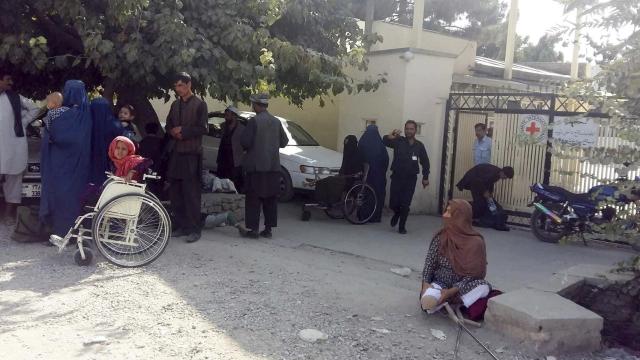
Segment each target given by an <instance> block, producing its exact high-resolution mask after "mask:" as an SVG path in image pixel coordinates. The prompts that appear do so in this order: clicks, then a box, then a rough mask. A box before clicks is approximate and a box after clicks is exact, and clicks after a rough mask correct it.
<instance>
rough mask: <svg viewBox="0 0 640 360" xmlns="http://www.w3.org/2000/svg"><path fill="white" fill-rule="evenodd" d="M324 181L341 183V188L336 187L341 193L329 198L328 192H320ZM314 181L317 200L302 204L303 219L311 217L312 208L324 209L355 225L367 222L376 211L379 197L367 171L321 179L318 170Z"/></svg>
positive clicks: (332, 217) (327, 212) (330, 215)
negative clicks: (371, 184) (369, 182)
mask: <svg viewBox="0 0 640 360" xmlns="http://www.w3.org/2000/svg"><path fill="white" fill-rule="evenodd" d="M322 182H335V183H336V184H337V185H340V186H341V188H339V189H334V191H336V192H338V193H339V194H338V195H337V196H335V195H334V196H332V197H333V198H334V199H327V196H326V194H320V193H319V190H318V188H319V187H321V185H323V184H322ZM313 183H314V185H315V186H316V190H315V193H314V196H315V199H316V202H314V203H307V204H304V205H303V206H302V221H309V220H310V219H311V211H310V209H312V208H316V209H320V210H323V211H324V212H325V214H326V215H327V216H328V217H329V218H331V219H346V220H347V221H349V222H350V223H352V224H354V225H362V224H366V223H367V222H368V221H369V220H370V219H371V217H373V214H374V213H375V212H376V207H377V206H378V198H377V196H376V192H375V191H374V190H373V188H372V187H371V186H369V185H368V184H367V174H366V173H364V174H363V173H358V174H355V175H337V176H331V177H328V178H324V179H321V178H320V174H319V173H318V172H317V171H316V173H315V179H314V182H313ZM329 197H331V196H329Z"/></svg>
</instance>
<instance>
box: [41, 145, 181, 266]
mask: <svg viewBox="0 0 640 360" xmlns="http://www.w3.org/2000/svg"><path fill="white" fill-rule="evenodd" d="M108 155H109V158H110V159H111V162H112V164H111V170H112V175H110V176H109V177H108V179H107V181H106V182H105V183H104V184H100V185H94V184H90V186H89V187H88V188H87V191H85V194H84V196H83V205H84V208H85V213H84V214H83V215H81V216H80V217H78V219H77V220H76V222H75V224H74V226H73V227H72V228H71V229H70V230H69V232H68V233H67V235H66V236H65V237H64V238H63V237H60V236H53V235H52V236H51V238H50V242H51V243H53V244H54V245H56V246H58V248H59V251H61V250H62V249H63V248H64V247H65V246H66V245H67V244H68V243H69V242H72V243H75V244H76V245H77V246H78V250H77V251H76V253H75V254H74V259H75V261H76V263H77V264H78V265H83V266H84V265H88V264H89V263H91V259H92V258H93V254H92V246H94V245H95V246H97V248H98V250H99V251H100V253H102V255H103V256H105V257H106V258H107V260H109V261H110V262H112V263H114V264H116V265H119V266H125V267H129V266H141V265H145V264H148V263H150V262H152V261H154V260H155V259H156V258H157V257H158V256H160V254H161V253H162V251H164V248H165V247H166V244H167V242H168V240H169V236H170V233H171V220H170V217H169V214H168V213H167V211H166V209H164V207H163V206H162V203H161V202H160V201H159V200H158V198H157V197H155V196H154V195H152V194H151V193H150V192H148V191H146V184H144V183H142V182H143V181H144V180H145V179H147V178H152V179H158V177H157V176H156V175H155V174H146V171H147V170H148V169H149V167H150V166H151V165H152V164H153V161H152V160H150V159H146V158H143V157H142V156H139V155H136V154H135V145H134V144H133V142H132V141H131V140H129V139H128V138H126V137H124V136H118V137H116V138H115V139H114V140H113V141H112V142H111V144H110V145H109V151H108ZM141 214H144V216H141ZM98 239H99V240H98Z"/></svg>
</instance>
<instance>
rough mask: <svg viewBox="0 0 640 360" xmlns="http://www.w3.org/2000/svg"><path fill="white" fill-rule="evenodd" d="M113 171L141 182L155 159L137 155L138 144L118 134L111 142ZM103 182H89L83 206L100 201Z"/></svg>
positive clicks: (130, 180) (127, 178)
mask: <svg viewBox="0 0 640 360" xmlns="http://www.w3.org/2000/svg"><path fill="white" fill-rule="evenodd" d="M109 159H111V169H110V170H111V173H112V174H113V175H115V176H118V177H120V178H123V179H124V180H125V181H126V182H132V181H135V182H141V181H142V176H143V175H144V173H145V172H146V171H147V170H148V169H149V168H150V167H151V166H152V165H153V160H151V159H147V158H143V157H142V156H139V155H136V146H135V145H134V143H133V141H131V140H129V138H127V137H125V136H118V137H116V138H115V139H113V141H111V144H109ZM102 187H103V184H89V185H88V186H87V189H86V190H85V192H84V194H83V195H82V198H81V201H82V205H83V207H85V208H86V207H92V206H93V205H95V204H96V202H97V201H98V198H99V197H100V193H101V192H102Z"/></svg>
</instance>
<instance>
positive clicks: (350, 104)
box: [339, 53, 455, 213]
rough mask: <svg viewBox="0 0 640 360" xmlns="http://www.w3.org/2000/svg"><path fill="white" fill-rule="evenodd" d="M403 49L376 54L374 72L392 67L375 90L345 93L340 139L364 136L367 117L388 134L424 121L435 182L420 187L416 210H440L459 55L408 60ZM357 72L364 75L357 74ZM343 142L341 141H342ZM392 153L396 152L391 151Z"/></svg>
mask: <svg viewBox="0 0 640 360" xmlns="http://www.w3.org/2000/svg"><path fill="white" fill-rule="evenodd" d="M400 55H401V53H384V54H378V55H372V56H370V63H369V73H370V74H377V73H383V72H387V74H388V75H387V83H386V84H384V85H383V86H382V87H381V88H380V89H379V90H378V91H376V92H374V93H364V94H358V95H341V96H340V97H339V118H340V120H339V127H340V128H339V138H340V139H343V138H344V137H345V136H346V135H350V134H353V135H356V136H358V137H360V135H362V133H363V132H364V128H365V120H367V119H371V120H376V124H377V125H378V127H379V128H380V132H381V134H382V135H384V134H387V133H389V132H391V130H393V129H402V128H403V127H404V123H405V121H406V120H409V119H411V120H415V121H416V122H418V123H421V124H422V132H421V135H419V136H418V137H417V138H418V140H420V141H422V142H423V143H424V144H425V147H426V149H427V153H428V154H429V160H430V162H431V175H430V176H429V180H430V183H431V185H430V186H429V187H428V188H427V189H426V190H423V189H422V187H421V186H420V185H419V186H418V188H417V189H416V195H415V196H414V202H413V204H412V212H416V213H436V212H437V210H438V209H437V208H438V191H439V186H440V165H441V161H442V154H441V152H442V142H443V134H444V112H445V104H446V100H447V98H448V96H449V90H450V88H451V84H452V76H453V71H454V66H455V59H453V58H449V57H437V56H428V55H423V54H415V57H414V58H413V59H412V60H411V61H409V62H407V61H405V60H403V59H401V58H400ZM356 76H362V75H361V74H360V75H356ZM340 147H341V145H340ZM389 155H390V158H391V157H392V155H393V154H392V152H391V151H390V152H389Z"/></svg>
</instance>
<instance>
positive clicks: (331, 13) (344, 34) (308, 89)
mask: <svg viewBox="0 0 640 360" xmlns="http://www.w3.org/2000/svg"><path fill="white" fill-rule="evenodd" d="M365 45H366V41H365V38H364V34H363V32H362V30H361V29H360V28H359V27H358V24H357V20H356V19H355V18H354V17H353V14H352V12H351V7H350V6H349V5H348V4H346V3H345V2H343V1H340V0H328V1H327V0H297V1H281V0H110V1H102V0H5V1H2V2H1V3H0V63H4V65H5V66H8V67H10V68H12V69H13V70H14V72H15V73H16V78H17V79H16V80H17V82H18V83H19V85H20V90H21V91H22V92H23V93H25V94H26V95H31V96H34V97H37V98H42V97H43V96H44V94H45V93H46V92H48V91H51V90H53V89H57V88H60V86H61V85H62V83H63V82H64V80H66V79H70V78H78V79H82V80H84V81H85V83H86V84H87V85H88V87H89V88H90V89H95V88H100V87H101V88H103V89H104V92H105V94H106V95H108V96H110V95H112V94H116V95H118V96H124V97H129V96H137V97H144V98H149V97H165V98H167V99H168V98H169V92H168V90H169V89H170V88H171V85H172V79H173V76H174V74H176V73H177V72H179V71H187V72H189V73H190V74H191V75H192V76H193V78H194V85H195V89H196V91H197V92H198V93H199V94H202V95H204V94H205V93H206V94H208V95H211V96H212V97H214V98H217V99H220V100H234V101H242V100H246V99H247V98H248V95H249V93H250V92H251V91H252V90H255V87H256V85H257V84H258V82H259V81H258V80H259V79H268V81H269V83H270V85H271V89H272V95H282V96H285V97H287V98H289V99H290V100H291V101H292V102H293V103H295V104H297V105H300V104H301V103H302V101H303V100H304V99H307V98H314V97H322V96H325V95H328V94H337V93H340V92H343V91H362V90H372V89H375V88H376V87H377V86H378V85H379V83H380V81H381V77H376V78H371V79H353V78H351V77H349V76H348V75H347V74H346V73H345V72H344V69H345V68H346V67H347V66H355V67H359V68H364V67H366V60H365V58H364V54H365V50H364V48H365ZM263 49H265V50H266V51H263ZM265 54H268V56H270V57H272V61H268V62H267V63H265V62H263V61H261V59H260V57H261V56H263V57H264V56H265ZM263 60H264V59H263ZM265 64H266V65H265Z"/></svg>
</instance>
